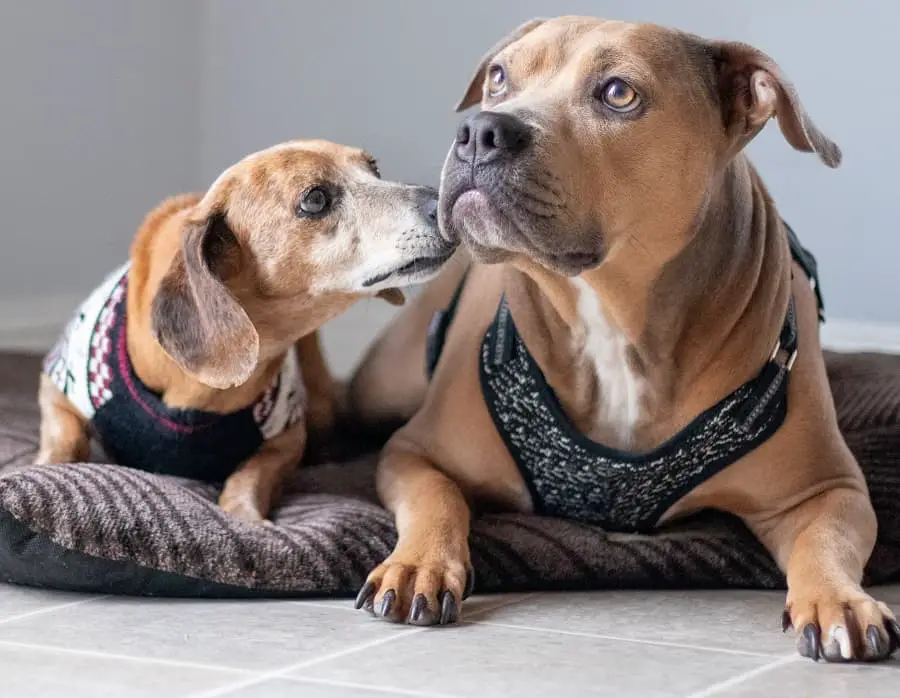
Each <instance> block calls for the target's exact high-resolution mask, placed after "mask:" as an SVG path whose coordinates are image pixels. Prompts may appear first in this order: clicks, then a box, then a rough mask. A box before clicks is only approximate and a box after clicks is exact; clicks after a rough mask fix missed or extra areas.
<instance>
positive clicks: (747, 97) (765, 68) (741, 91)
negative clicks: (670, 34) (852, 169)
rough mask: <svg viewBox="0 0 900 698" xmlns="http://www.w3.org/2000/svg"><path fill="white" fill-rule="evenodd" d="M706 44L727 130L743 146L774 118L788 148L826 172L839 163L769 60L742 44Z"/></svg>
mask: <svg viewBox="0 0 900 698" xmlns="http://www.w3.org/2000/svg"><path fill="white" fill-rule="evenodd" d="M711 45H712V54H713V60H714V61H715V64H716V74H717V77H718V80H719V85H718V87H719V91H720V94H721V96H722V108H723V112H724V116H725V124H726V126H727V127H728V128H730V129H734V130H735V134H736V135H737V136H738V137H743V138H744V142H746V141H748V140H749V139H750V138H752V137H753V136H755V135H756V133H757V132H758V131H759V130H760V129H762V127H763V126H765V124H766V122H767V121H768V120H769V119H771V118H772V117H773V116H774V117H775V118H776V119H777V120H778V126H779V128H781V133H782V134H784V138H785V140H787V142H788V143H790V144H791V145H792V146H793V147H794V148H796V149H797V150H800V151H803V152H806V153H816V154H817V155H818V156H819V158H821V160H822V162H824V163H825V164H826V165H828V166H829V167H837V166H838V165H840V164H841V149H840V148H839V147H838V146H837V145H836V144H835V143H833V142H832V141H831V140H830V139H829V138H828V137H827V136H825V134H823V133H822V132H821V131H820V130H819V129H818V128H817V127H816V125H815V124H814V123H813V122H812V119H810V118H809V115H808V114H807V113H806V110H804V108H803V105H802V104H801V103H800V97H799V96H798V95H797V91H796V90H795V89H794V86H793V85H792V84H791V83H790V81H789V80H788V79H787V78H786V77H785V75H784V73H782V72H781V69H780V68H779V67H778V64H777V63H775V61H774V60H772V59H771V58H770V57H769V56H767V55H766V54H765V53H763V52H762V51H760V50H759V49H757V48H754V47H753V46H749V45H748V44H743V43H739V42H728V41H719V42H712V44H711ZM741 131H743V133H741Z"/></svg>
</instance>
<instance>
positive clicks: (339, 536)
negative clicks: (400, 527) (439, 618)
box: [0, 354, 900, 597]
mask: <svg viewBox="0 0 900 698" xmlns="http://www.w3.org/2000/svg"><path fill="white" fill-rule="evenodd" d="M828 366H829V375H830V378H831V382H832V387H833V390H834V394H835V400H836V404H837V408H838V414H839V418H840V422H841V427H842V429H843V430H844V432H845V435H846V438H847V441H848V443H849V445H850V448H851V449H852V450H853V452H854V453H855V454H856V456H857V458H858V459H859V460H860V463H861V464H862V467H863V470H864V471H865V473H866V477H867V478H868V482H869V487H870V490H871V494H872V500H873V503H874V505H875V509H876V511H877V513H878V518H879V539H878V546H877V548H876V550H875V553H874V555H873V556H872V559H871V561H870V564H869V567H868V570H867V581H868V582H869V583H881V582H888V581H897V580H900V356H887V355H878V354H857V355H838V354H832V355H829V356H828ZM38 370H39V368H38V362H37V360H36V359H35V358H34V357H27V356H16V355H0V579H4V580H6V581H11V582H15V583H21V584H30V585H37V586H48V587H54V588H64V589H79V590H85V591H94V592H103V593H126V594H155V595H168V596H219V597H221V596H305V595H350V594H353V593H354V592H355V591H356V590H357V589H358V587H359V586H360V585H361V584H362V582H363V581H364V578H365V575H366V573H367V572H368V571H369V570H370V569H371V568H372V567H373V566H374V565H376V564H378V563H379V562H380V561H381V560H382V559H383V558H384V557H385V556H387V555H388V554H389V552H390V550H391V548H392V546H393V544H394V542H395V538H396V534H395V531H394V527H393V523H392V519H391V517H390V516H389V515H388V514H387V513H386V512H385V511H384V510H383V509H381V508H380V507H379V506H378V505H377V503H376V501H375V497H374V492H373V463H372V459H367V460H364V461H360V462H354V463H348V464H340V465H330V466H320V467H316V468H309V469H305V470H302V471H301V472H299V473H298V475H297V477H296V479H295V481H294V483H293V485H292V487H291V488H290V489H289V491H288V493H287V494H286V497H285V498H284V501H283V503H282V505H281V506H280V507H279V508H278V510H277V511H276V512H275V514H274V525H272V526H268V525H266V526H251V525H246V524H243V523H241V522H239V521H236V520H234V519H232V518H230V517H229V516H227V515H225V514H224V513H223V512H221V511H220V510H219V509H218V508H217V507H216V506H215V504H214V502H215V498H216V494H217V493H216V491H215V489H214V488H212V487H210V486H207V485H203V484H199V483H196V482H188V481H183V480H177V479H173V478H165V477H160V476H154V475H148V474H146V473H143V472H138V471H133V470H129V469H127V468H120V467H116V466H109V465H96V464H94V465H91V464H78V465H61V466H49V467H40V468H36V467H28V466H29V465H30V461H31V459H33V457H34V454H35V451H36V447H37V433H38V421H39V418H38V411H37V406H36V404H35V389H36V385H37V376H38ZM472 558H473V563H474V565H475V569H476V573H477V575H476V576H477V589H478V590H479V591H501V590H524V589H559V588H575V589H578V588H584V589H588V588H593V589H596V588H609V587H723V586H740V587H757V588H774V587H781V586H782V585H783V578H782V575H781V574H780V573H779V572H778V570H777V569H776V567H775V565H774V563H773V562H772V560H771V558H770V557H769V556H768V555H767V554H766V552H765V551H764V550H763V549H762V547H761V546H760V545H759V544H758V543H757V542H756V541H755V540H754V538H753V537H752V536H751V535H750V534H749V533H748V532H747V531H746V529H745V528H744V527H743V526H742V525H741V524H740V523H739V522H737V521H736V520H734V519H731V518H729V517H726V516H721V515H704V516H701V517H697V518H695V519H692V520H689V521H685V522H682V523H680V524H678V525H677V526H674V527H671V528H669V529H666V530H664V531H661V532H660V533H658V534H656V535H653V536H638V535H621V534H607V533H605V532H604V531H602V530H599V529H597V528H593V527H590V526H585V525H582V524H578V523H573V522H569V521H560V520H553V519H542V518H538V517H531V516H521V515H496V516H488V517H484V518H481V519H479V520H478V521H476V522H475V525H474V530H473V533H472Z"/></svg>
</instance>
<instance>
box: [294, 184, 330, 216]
mask: <svg viewBox="0 0 900 698" xmlns="http://www.w3.org/2000/svg"><path fill="white" fill-rule="evenodd" d="M329 206H331V196H330V195H329V194H328V192H327V191H326V190H325V189H324V188H322V187H313V188H312V189H310V190H308V191H307V192H306V193H305V194H303V197H302V198H301V199H300V213H303V214H306V215H307V216H320V215H322V214H323V213H325V212H326V211H327V210H328V207H329Z"/></svg>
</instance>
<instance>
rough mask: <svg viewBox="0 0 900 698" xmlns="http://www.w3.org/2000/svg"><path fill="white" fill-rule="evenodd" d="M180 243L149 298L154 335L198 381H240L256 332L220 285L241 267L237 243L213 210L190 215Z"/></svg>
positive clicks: (254, 355)
mask: <svg viewBox="0 0 900 698" xmlns="http://www.w3.org/2000/svg"><path fill="white" fill-rule="evenodd" d="M195 216H196V214H195ZM181 245H182V247H181V252H180V253H179V254H177V255H176V256H175V259H174V261H173V262H172V266H171V267H170V268H169V270H168V272H167V273H166V275H165V276H164V277H163V279H162V281H161V282H160V286H159V290H158V291H157V293H156V297H155V298H154V299H153V306H152V310H151V318H152V328H153V335H154V337H156V340H157V341H158V342H159V344H160V346H162V348H163V349H164V350H165V351H166V353H168V354H169V356H171V357H172V358H173V359H174V360H175V361H177V362H178V363H179V364H180V365H181V366H182V367H183V368H184V369H185V370H186V371H187V372H188V373H190V374H192V375H193V376H195V377H196V378H197V379H198V380H199V381H201V382H202V383H204V384H206V385H208V386H210V387H213V388H219V389H223V390H224V389H227V388H231V387H234V386H237V385H241V384H242V383H244V382H246V381H247V380H248V379H249V378H250V376H251V375H252V373H253V371H254V370H255V369H256V366H257V363H258V361H259V334H258V333H257V331H256V328H255V327H254V326H253V323H252V322H251V321H250V318H249V317H248V316H247V313H246V312H245V311H244V309H243V308H242V307H241V305H240V304H239V303H238V301H237V299H236V298H235V297H234V295H233V294H232V293H231V291H230V290H229V289H228V287H227V286H226V285H225V281H226V280H227V279H229V278H232V277H233V276H234V275H235V274H237V273H238V272H239V271H240V268H241V263H242V253H241V248H240V243H239V242H238V240H237V238H236V237H235V235H234V233H233V232H232V231H231V229H230V228H229V227H228V223H227V221H226V219H225V216H224V214H222V213H221V212H215V213H212V214H204V215H203V216H201V217H194V218H191V217H189V218H188V220H187V222H186V223H185V228H184V230H183V232H182V239H181Z"/></svg>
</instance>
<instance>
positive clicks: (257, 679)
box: [191, 594, 535, 698]
mask: <svg viewBox="0 0 900 698" xmlns="http://www.w3.org/2000/svg"><path fill="white" fill-rule="evenodd" d="M534 595H535V594H526V595H524V596H521V597H519V598H516V599H509V600H507V601H506V602H505V603H499V604H497V605H496V606H491V607H490V608H485V609H483V610H481V611H476V612H475V614H474V615H475V616H476V617H477V616H479V615H482V614H484V613H489V612H491V611H493V610H497V609H500V608H504V607H505V606H512V605H515V604H516V603H519V602H520V601H525V600H526V599H529V598H531V597H532V596H534ZM428 630H429V628H427V627H425V628H409V629H404V630H400V631H398V632H397V634H396V635H388V636H386V637H380V638H378V639H377V640H372V641H370V642H364V643H362V644H359V645H354V646H352V647H348V648H347V649H344V650H337V651H335V652H331V653H329V654H326V655H322V656H320V657H313V658H311V659H308V660H305V661H303V662H298V663H297V664H291V665H290V666H286V667H282V668H281V669H277V670H274V671H268V672H264V673H261V674H257V675H255V676H253V677H248V678H246V679H245V680H243V681H239V682H237V683H234V684H229V685H227V686H221V687H220V688H217V689H214V690H212V691H207V692H202V693H197V694H194V695H193V696H191V698H218V697H219V696H227V695H229V694H231V693H234V692H235V691H238V690H240V689H242V688H247V687H249V686H256V685H258V684H260V683H264V682H265V681H268V680H270V679H277V678H284V677H287V675H288V674H291V673H293V672H295V671H301V670H303V669H308V668H310V667H312V666H315V665H317V664H322V663H324V662H328V661H331V660H333V659H340V658H341V657H346V656H348V655H351V654H354V653H356V652H360V651H362V650H367V649H370V648H372V647H378V646H380V645H384V644H387V643H389V642H393V641H395V640H399V639H401V638H405V637H409V636H411V635H418V634H419V633H423V632H427V631H428ZM298 678H303V677H298ZM420 695H421V694H420Z"/></svg>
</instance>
